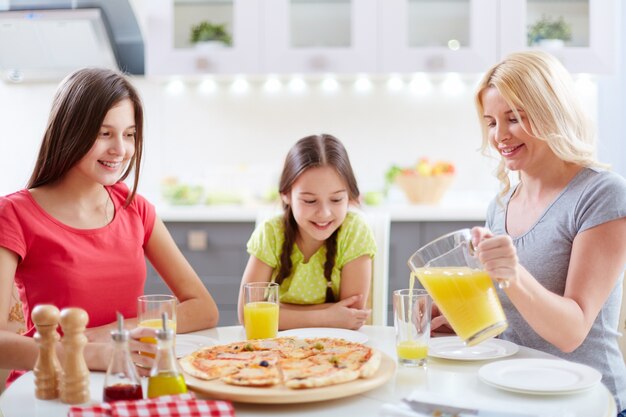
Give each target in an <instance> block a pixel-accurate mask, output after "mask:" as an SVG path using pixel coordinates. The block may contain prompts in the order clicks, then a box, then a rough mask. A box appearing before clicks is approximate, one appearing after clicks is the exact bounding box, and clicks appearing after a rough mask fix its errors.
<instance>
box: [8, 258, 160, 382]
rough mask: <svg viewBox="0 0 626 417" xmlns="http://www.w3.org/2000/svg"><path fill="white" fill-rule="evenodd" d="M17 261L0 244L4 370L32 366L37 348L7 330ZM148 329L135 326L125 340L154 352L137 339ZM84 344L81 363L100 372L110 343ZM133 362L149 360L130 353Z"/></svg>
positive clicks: (58, 347) (135, 347)
mask: <svg viewBox="0 0 626 417" xmlns="http://www.w3.org/2000/svg"><path fill="white" fill-rule="evenodd" d="M17 264H18V255H17V254H16V253H15V252H13V251H10V250H8V249H6V248H3V247H0V368H4V369H32V368H33V367H34V366H35V362H36V360H37V355H38V354H39V348H38V346H37V344H36V343H35V341H34V340H33V338H32V337H26V336H22V335H19V334H16V333H14V332H12V331H10V330H8V319H9V308H10V303H11V291H12V285H13V280H14V278H15V271H16V269H17ZM150 333H151V330H150V329H138V330H137V331H134V332H133V333H131V337H132V340H131V341H130V342H129V346H130V348H131V350H133V351H135V352H137V351H139V350H140V349H141V350H142V351H144V352H156V348H155V345H152V344H149V343H141V342H139V338H140V337H141V336H149V335H151V334H150ZM109 340H110V336H109V338H108V339H107V342H106V343H104V342H101V343H87V344H86V345H85V349H84V355H85V362H86V363H87V367H88V368H89V369H92V370H98V371H104V370H106V368H107V366H108V365H109V359H110V356H111V353H112V346H111V343H110V342H109ZM56 350H57V354H58V357H59V360H60V361H62V360H63V346H62V345H61V343H57V345H56ZM133 360H134V361H135V362H139V363H144V364H145V365H146V366H148V365H150V364H151V361H152V359H150V358H147V357H145V356H139V355H138V354H137V353H134V354H133Z"/></svg>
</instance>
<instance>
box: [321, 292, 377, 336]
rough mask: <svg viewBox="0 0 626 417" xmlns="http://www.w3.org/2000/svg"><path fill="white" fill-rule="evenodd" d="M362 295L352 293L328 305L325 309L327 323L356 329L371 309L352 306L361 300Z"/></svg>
mask: <svg viewBox="0 0 626 417" xmlns="http://www.w3.org/2000/svg"><path fill="white" fill-rule="evenodd" d="M362 297H363V296H362V295H353V296H351V297H347V298H344V299H343V300H340V301H337V302H336V303H334V304H333V305H332V306H330V307H328V308H327V309H326V310H325V312H326V317H327V319H328V325H329V326H331V327H340V328H344V329H351V330H357V329H359V328H360V327H361V326H363V324H365V321H366V320H367V318H368V317H369V316H370V314H371V312H372V310H370V309H359V308H355V307H354V306H355V305H357V304H359V303H360V302H361V298H362Z"/></svg>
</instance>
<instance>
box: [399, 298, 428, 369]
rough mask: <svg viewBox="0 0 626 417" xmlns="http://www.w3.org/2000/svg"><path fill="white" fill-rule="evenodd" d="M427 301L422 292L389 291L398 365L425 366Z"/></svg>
mask: <svg viewBox="0 0 626 417" xmlns="http://www.w3.org/2000/svg"><path fill="white" fill-rule="evenodd" d="M430 308H431V300H430V297H429V295H428V293H427V292H426V291H425V290H422V289H403V290H396V291H394V292H393V325H394V328H395V330H396V353H397V354H398V363H400V364H401V365H404V366H425V365H426V357H427V356H428V340H429V339H430Z"/></svg>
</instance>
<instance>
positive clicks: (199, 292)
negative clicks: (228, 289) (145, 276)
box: [145, 218, 219, 333]
mask: <svg viewBox="0 0 626 417" xmlns="http://www.w3.org/2000/svg"><path fill="white" fill-rule="evenodd" d="M145 253H146V256H147V257H148V259H149V260H150V263H151V264H152V266H154V269H156V271H157V272H158V273H159V275H160V276H161V277H162V278H163V280H164V281H165V283H166V284H167V286H168V287H169V288H170V290H172V293H173V294H174V295H175V296H176V298H178V300H179V301H180V304H178V307H177V308H176V331H177V332H178V333H187V332H192V331H195V330H201V329H207V328H210V327H215V326H216V325H217V322H218V320H219V312H218V310H217V305H216V304H215V301H214V300H213V297H211V294H210V293H209V291H208V290H207V289H206V287H205V286H204V284H203V283H202V281H201V280H200V278H199V277H198V275H197V274H196V273H195V271H194V270H193V268H192V267H191V265H189V262H187V260H186V259H185V257H184V256H183V254H182V252H181V251H180V250H179V249H178V247H177V246H176V243H175V242H174V239H172V236H171V235H170V233H169V232H168V230H167V228H166V227H165V224H163V221H161V219H159V218H156V219H155V222H154V230H153V231H152V235H151V236H150V239H149V240H148V243H147V245H146V248H145Z"/></svg>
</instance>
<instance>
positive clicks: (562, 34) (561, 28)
mask: <svg viewBox="0 0 626 417" xmlns="http://www.w3.org/2000/svg"><path fill="white" fill-rule="evenodd" d="M570 39H572V28H571V27H570V25H569V24H568V23H567V22H566V21H565V19H563V17H562V16H560V17H559V18H557V19H553V18H552V17H551V16H547V15H543V16H542V17H541V19H539V20H538V21H537V22H535V24H533V25H530V27H529V28H528V45H540V46H544V47H562V46H563V44H564V43H565V41H569V40H570Z"/></svg>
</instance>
